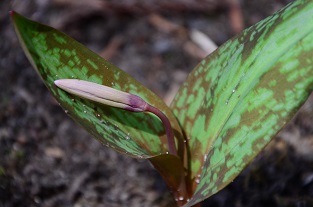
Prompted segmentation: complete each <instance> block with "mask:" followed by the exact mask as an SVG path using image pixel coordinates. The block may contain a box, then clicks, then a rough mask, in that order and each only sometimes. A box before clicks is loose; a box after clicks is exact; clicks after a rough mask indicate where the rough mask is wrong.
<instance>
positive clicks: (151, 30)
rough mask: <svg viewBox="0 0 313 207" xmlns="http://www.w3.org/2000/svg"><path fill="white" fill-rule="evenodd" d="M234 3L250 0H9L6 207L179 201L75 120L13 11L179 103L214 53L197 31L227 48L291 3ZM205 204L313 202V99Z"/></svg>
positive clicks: (2, 75) (1, 100) (0, 196)
mask: <svg viewBox="0 0 313 207" xmlns="http://www.w3.org/2000/svg"><path fill="white" fill-rule="evenodd" d="M229 2H240V5H241V10H240V9H238V7H236V5H231V4H227V1H226V0H219V1H216V0H197V1H188V0H173V1H165V0H145V1H143V0H121V1H112V0H111V1H110V0H77V1H71V0H15V1H12V0H2V1H1V3H0V40H1V41H0V156H1V157H0V207H24V206H34V207H35V206H43V207H52V206H74V207H85V206H86V207H87V206H90V207H102V206H103V207H118V206H134V207H140V206H152V207H154V206H155V207H159V206H161V207H162V206H164V207H165V206H172V204H173V200H172V198H171V195H170V193H169V192H168V190H167V188H166V186H165V184H164V183H163V181H162V179H161V177H160V176H159V175H158V173H157V172H156V171H155V170H154V169H153V168H152V167H151V166H150V164H149V163H148V162H147V161H145V160H136V159H132V158H128V157H125V156H122V155H120V154H118V153H116V152H115V151H113V150H111V149H109V148H106V147H104V146H102V145H101V144H100V143H98V142H97V141H95V140H94V139H92V137H91V136H90V135H88V134H87V133H86V132H85V131H84V130H83V129H82V128H80V127H79V126H78V125H77V124H75V123H74V122H73V121H72V120H71V119H70V118H69V117H67V116H66V114H65V113H64V111H63V110H62V109H61V108H60V107H59V105H58V104H57V103H56V101H55V100H54V99H53V97H52V96H51V95H50V94H49V93H48V91H47V89H46V88H45V86H44V85H43V83H42V82H41V80H40V78H39V76H38V75H37V74H36V72H35V71H34V70H33V69H32V67H31V66H30V64H29V62H28V61H27V59H26V57H25V55H24V54H23V52H22V49H21V47H20V45H19V43H18V41H17V38H16V35H15V33H14V31H13V27H12V24H11V22H10V19H9V15H8V11H9V10H16V11H17V12H19V13H21V14H23V15H25V16H27V17H29V18H32V19H34V20H37V21H40V22H42V23H46V24H49V25H51V26H53V27H56V28H58V29H60V30H62V31H64V32H65V33H67V34H68V35H70V36H72V37H74V38H75V39H77V40H78V41H80V42H82V43H83V44H85V45H86V46H87V47H89V48H91V49H92V50H94V51H96V52H97V53H99V54H101V55H102V56H103V57H105V58H107V59H109V60H110V61H111V62H112V63H114V64H116V65H117V66H119V67H120V68H122V69H123V70H125V71H127V72H128V73H129V74H131V75H132V76H133V77H135V78H136V79H137V80H139V81H140V82H142V83H143V84H144V85H146V86H147V87H149V88H150V89H151V90H152V91H154V92H155V93H157V94H158V95H159V96H160V97H162V98H164V99H165V100H166V101H169V100H170V99H171V98H170V97H171V96H172V94H173V93H174V91H175V90H176V89H177V87H178V86H179V85H180V84H181V83H182V82H183V81H184V79H185V78H186V76H187V74H188V72H190V71H191V70H192V68H193V67H194V66H195V65H196V64H197V63H198V62H199V61H200V60H201V58H203V57H204V56H205V54H207V52H208V51H207V50H206V51H205V50H204V49H201V48H200V47H199V45H197V44H196V40H195V39H192V38H190V36H189V32H191V31H193V30H194V29H197V30H199V31H201V32H203V33H204V34H205V35H206V36H208V37H210V38H211V39H212V40H213V41H214V42H215V43H216V44H217V45H221V44H222V43H223V42H225V41H226V40H227V39H229V38H231V37H232V36H233V35H234V34H235V33H236V32H238V31H239V30H241V28H242V26H243V27H248V26H251V25H252V24H254V23H256V22H258V21H259V20H261V19H263V18H265V17H266V16H268V15H270V14H272V13H273V12H275V11H276V10H278V9H280V8H282V7H283V6H284V5H286V4H287V3H288V2H290V1H288V0H242V1H229ZM231 11H233V12H231ZM236 12H237V13H236ZM238 12H239V14H241V15H242V17H243V18H242V19H241V18H240V15H239V17H238ZM236 15H237V16H236ZM202 206H215V207H226V206H227V207H232V206H234V207H241V206H245V207H261V206H271V207H275V206H279V207H289V206H298V207H307V206H313V96H311V97H310V99H309V101H308V102H307V103H306V104H305V105H304V106H303V107H302V108H301V110H300V111H299V113H298V114H297V115H296V117H295V118H294V119H293V120H292V121H291V122H290V123H289V124H288V125H287V127H285V128H284V129H283V130H282V131H281V133H280V134H279V135H278V136H277V137H276V138H275V139H274V140H273V141H272V142H271V143H270V144H269V146H268V147H267V148H266V149H265V150H264V151H263V152H262V153H261V154H260V155H259V156H258V157H257V158H256V159H255V160H254V161H253V162H252V163H251V164H250V165H249V166H248V167H247V168H246V169H245V170H244V171H243V172H242V173H241V174H240V175H239V177H238V178H237V179H235V180H234V181H233V182H232V183H231V184H230V185H229V186H228V187H226V188H225V189H224V190H222V191H221V192H219V193H218V194H216V195H214V196H212V197H211V198H209V199H207V200H206V201H204V202H203V205H202Z"/></svg>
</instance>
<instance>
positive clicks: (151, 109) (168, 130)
mask: <svg viewBox="0 0 313 207" xmlns="http://www.w3.org/2000/svg"><path fill="white" fill-rule="evenodd" d="M145 111H147V112H151V113H153V114H155V115H156V116H158V117H159V118H160V119H161V121H162V123H163V126H164V128H165V133H166V136H167V142H168V148H169V152H170V154H172V155H176V156H177V150H176V145H175V140H174V133H173V130H172V126H171V123H170V121H169V120H168V118H167V116H166V115H165V114H164V113H163V112H162V111H160V110H159V109H157V108H155V107H153V106H151V105H149V104H147V106H146V110H145Z"/></svg>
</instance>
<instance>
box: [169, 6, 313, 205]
mask: <svg viewBox="0 0 313 207" xmlns="http://www.w3.org/2000/svg"><path fill="white" fill-rule="evenodd" d="M312 90H313V1H310V0H302V1H301V0H300V1H295V2H294V3H292V4H290V5H288V6H287V7H286V8H284V9H282V10H281V11H279V12H277V13H275V14H274V15H272V16H270V17H268V18H266V19H265V20H263V21H261V22H259V23H258V24H256V25H254V26H252V27H250V28H249V29H246V30H245V31H243V32H242V33H241V34H240V35H238V36H237V37H235V38H234V39H232V40H230V41H228V42H226V43H225V44H224V45H223V46H221V47H220V48H219V49H218V50H217V51H215V52H214V53H213V54H212V55H210V56H208V57H207V58H206V59H204V60H203V61H202V62H201V63H200V64H199V65H198V66H197V67H196V68H195V69H194V70H193V72H192V73H191V74H190V75H189V77H188V80H187V81H186V82H185V83H184V85H183V86H182V87H181V88H180V90H179V92H178V94H177V95H176V98H175V100H174V101H173V103H172V106H171V107H172V109H173V112H174V114H175V115H176V116H177V118H178V120H179V122H180V124H181V125H182V127H183V129H184V133H185V134H186V136H187V139H188V146H189V150H190V157H189V159H190V163H189V165H190V177H191V182H192V183H191V185H192V187H193V189H192V190H193V191H194V192H195V193H194V195H193V197H192V198H191V200H190V202H189V203H188V204H187V205H185V206H192V205H194V204H196V203H198V202H200V201H202V200H204V199H205V198H207V197H209V196H211V195H212V194H214V193H216V192H218V191H219V190H220V189H221V188H223V187H225V186H226V185H227V184H228V183H230V182H231V181H232V180H233V179H234V178H235V177H236V176H237V175H238V174H239V173H240V172H241V171H242V169H243V168H244V167H245V166H246V165H247V164H248V163H249V162H250V161H251V160H252V159H253V158H254V157H255V156H256V155H257V154H258V153H259V152H260V150H262V149H263V148H264V146H265V145H266V144H267V143H269V141H270V140H271V139H272V138H273V137H274V136H275V135H276V134H277V132H278V131H279V130H280V129H281V128H282V127H283V126H284V125H285V124H286V123H287V122H288V121H289V120H290V119H291V118H292V117H293V115H294V114H295V112H296V111H297V110H298V109H299V107H300V106H301V105H302V104H303V103H304V101H305V100H306V99H307V97H308V96H309V95H310V93H311V91H312Z"/></svg>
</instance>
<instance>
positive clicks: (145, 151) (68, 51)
mask: <svg viewBox="0 0 313 207" xmlns="http://www.w3.org/2000/svg"><path fill="white" fill-rule="evenodd" d="M11 15H12V18H13V22H14V26H15V29H16V33H17V34H18V37H19V40H20V42H21V44H22V45H23V49H24V51H25V53H26V55H27V57H28V59H29V60H30V62H31V63H32V65H33V67H34V68H36V70H37V72H38V73H39V74H40V76H41V77H42V79H43V81H44V83H45V84H46V86H47V87H48V89H49V90H50V92H51V93H52V94H53V95H54V97H55V98H56V99H57V101H58V102H59V103H60V105H61V106H62V107H63V108H64V110H65V111H66V112H67V113H68V114H69V115H70V116H71V117H72V118H73V119H74V120H75V121H76V122H78V123H79V124H80V125H81V126H83V127H84V128H85V129H86V130H87V131H88V132H90V133H91V134H92V135H93V136H94V137H95V138H96V139H98V140H99V141H100V142H101V143H103V144H105V145H107V146H108V147H111V148H113V149H114V150H116V151H118V152H121V153H124V154H128V155H129V156H133V157H140V158H150V157H154V156H156V155H160V154H167V151H168V146H167V139H166V135H165V132H164V127H163V125H162V123H161V121H160V120H159V119H158V118H157V117H156V116H154V115H152V114H148V113H132V112H129V111H126V110H123V109H117V108H113V107H109V106H105V105H102V104H97V103H96V102H92V101H89V100H87V99H82V98H79V97H77V96H74V95H70V94H69V93H67V92H65V91H63V90H62V89H60V88H58V87H56V85H55V84H54V81H55V80H58V79H80V80H86V81H89V82H94V83H97V84H101V85H105V86H109V87H112V88H115V89H118V90H121V91H125V92H128V93H132V94H135V95H138V96H140V97H141V98H143V99H144V100H145V101H147V102H149V103H150V104H151V105H153V106H155V107H157V108H159V109H160V110H162V111H163V112H164V113H165V114H166V115H167V117H168V118H169V119H170V121H171V123H172V128H173V130H174V131H175V132H176V133H175V134H176V136H177V137H176V138H180V136H181V130H180V127H179V125H178V123H177V121H176V119H175V117H174V116H173V114H172V112H171V110H170V109H169V108H168V107H167V106H166V105H165V104H164V103H163V102H162V100H161V99H160V98H159V97H157V96H156V95H155V94H154V93H152V92H151V91H150V90H148V89H147V88H145V87H144V86H143V85H142V84H140V83H139V82H138V81H136V80H134V79H133V78H132V77H130V76H129V75H127V74H126V73H125V72H123V71H122V70H120V69H118V68H117V67H116V66H114V65H112V64H110V63H109V62H107V61H106V60H104V59H103V58H101V57H99V56H98V55H97V54H95V53H94V52H92V51H90V50H89V49H87V48H86V47H84V46H83V45H81V44H80V43H78V42H76V41H75V40H73V39H72V38H70V37H68V36H66V35H65V34H63V33H61V32H59V31H57V30H56V29H53V28H51V27H49V26H46V25H42V24H39V23H37V22H34V21H31V20H28V19H26V18H24V17H22V16H20V15H19V14H17V13H16V12H12V13H11Z"/></svg>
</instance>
